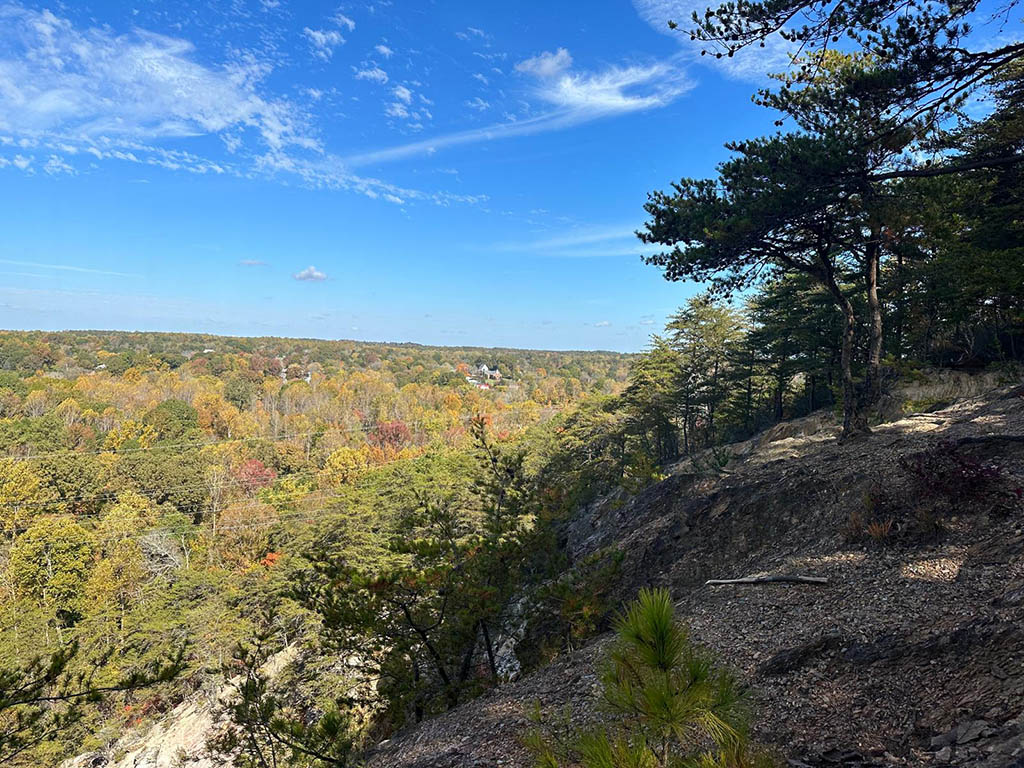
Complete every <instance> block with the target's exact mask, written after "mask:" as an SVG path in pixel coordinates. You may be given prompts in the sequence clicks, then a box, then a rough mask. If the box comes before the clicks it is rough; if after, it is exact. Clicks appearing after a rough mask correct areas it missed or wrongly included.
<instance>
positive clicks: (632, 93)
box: [345, 48, 693, 167]
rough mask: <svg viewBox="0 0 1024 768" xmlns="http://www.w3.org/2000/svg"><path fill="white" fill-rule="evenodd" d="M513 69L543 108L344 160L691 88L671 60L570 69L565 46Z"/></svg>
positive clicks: (649, 104) (651, 103)
mask: <svg viewBox="0 0 1024 768" xmlns="http://www.w3.org/2000/svg"><path fill="white" fill-rule="evenodd" d="M517 69H518V71H519V72H520V73H521V74H523V75H525V76H527V77H529V78H530V80H531V83H530V84H529V87H528V89H527V91H528V93H529V95H531V96H532V97H534V99H536V100H538V101H540V102H542V104H543V105H544V106H545V107H546V108H547V111H545V112H541V113H540V114H536V115H532V116H530V117H526V118H523V119H519V118H516V119H513V120H508V121H506V122H503V123H496V124H493V125H489V126H485V127H481V128H471V129H467V130H463V131H455V132H453V133H448V134H444V135H441V136H436V137H434V138H431V139H424V140H422V141H415V142H409V143H406V144H401V145H399V146H395V147H388V148H385V149H380V150H374V151H370V152H364V153H360V154H356V155H351V156H349V157H347V158H345V161H346V162H347V163H348V164H350V165H351V166H353V167H358V166H363V165H372V164H379V163H387V162H392V161H395V160H402V159H405V158H408V157H412V156H415V155H422V154H432V153H434V152H436V151H438V150H441V149H445V148H448V147H453V146H459V145H465V144H474V143H478V142H482V141H493V140H496V139H502V138H511V137H514V136H528V135H532V134H537V133H543V132H546V131H555V130H563V129H565V128H569V127H572V126H575V125H579V124H581V123H586V122H590V121H592V120H597V119H600V118H604V117H610V116H614V115H621V114H626V113H630V112H636V111H642V110H647V109H653V108H657V107H663V106H666V105H668V104H671V103H672V102H673V101H675V100H676V99H677V98H678V97H679V96H681V95H682V94H684V93H686V92H687V91H688V90H689V89H690V88H692V87H693V83H692V81H691V80H690V79H689V78H688V77H687V76H686V74H685V72H683V70H682V69H681V68H680V67H679V66H678V62H676V61H674V60H669V61H662V62H656V63H653V64H637V65H630V66H623V67H609V68H607V69H604V70H601V71H598V72H587V71H573V70H572V57H571V56H570V55H569V52H568V51H567V50H565V49H564V48H560V49H558V50H557V51H555V52H553V53H552V52H544V53H541V54H539V55H537V56H534V57H532V58H529V59H525V60H523V61H521V62H520V63H519V65H518V66H517ZM485 103H486V102H483V100H482V99H481V100H480V103H477V102H467V103H466V106H468V107H470V108H473V109H476V110H481V108H482V107H483V105H484V104H485Z"/></svg>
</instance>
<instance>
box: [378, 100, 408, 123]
mask: <svg viewBox="0 0 1024 768" xmlns="http://www.w3.org/2000/svg"><path fill="white" fill-rule="evenodd" d="M384 114H385V115H387V116H388V117H397V118H400V119H402V120H404V119H406V118H407V117H409V108H408V107H406V106H405V104H403V103H402V102H400V101H393V102H392V103H390V104H388V106H387V109H385V110H384Z"/></svg>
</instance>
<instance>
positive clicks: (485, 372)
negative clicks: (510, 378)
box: [476, 363, 501, 381]
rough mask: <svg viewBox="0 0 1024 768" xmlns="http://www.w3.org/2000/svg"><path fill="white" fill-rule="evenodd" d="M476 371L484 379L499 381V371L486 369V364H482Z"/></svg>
mask: <svg viewBox="0 0 1024 768" xmlns="http://www.w3.org/2000/svg"><path fill="white" fill-rule="evenodd" d="M476 371H477V373H479V374H480V375H481V376H483V377H484V378H487V379H494V380H496V381H501V371H499V370H498V369H497V368H488V367H487V364H486V363H484V364H482V365H481V366H480V367H479V368H477V369H476Z"/></svg>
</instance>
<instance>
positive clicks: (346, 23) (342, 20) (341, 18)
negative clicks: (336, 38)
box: [331, 11, 356, 32]
mask: <svg viewBox="0 0 1024 768" xmlns="http://www.w3.org/2000/svg"><path fill="white" fill-rule="evenodd" d="M331 21H333V22H334V23H335V24H337V25H338V26H339V27H347V28H348V31H349V32H352V31H354V30H355V28H356V23H355V22H354V21H352V19H350V18H349V17H348V16H346V15H345V14H343V13H342V12H341V11H338V12H337V13H336V14H334V16H332V17H331Z"/></svg>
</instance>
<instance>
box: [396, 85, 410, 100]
mask: <svg viewBox="0 0 1024 768" xmlns="http://www.w3.org/2000/svg"><path fill="white" fill-rule="evenodd" d="M392 93H393V94H395V98H396V99H398V100H399V101H404V102H405V103H406V104H408V103H409V102H411V101H412V91H410V90H409V89H408V88H406V87H405V86H404V85H396V86H395V89H394V90H393V91H392Z"/></svg>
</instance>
